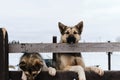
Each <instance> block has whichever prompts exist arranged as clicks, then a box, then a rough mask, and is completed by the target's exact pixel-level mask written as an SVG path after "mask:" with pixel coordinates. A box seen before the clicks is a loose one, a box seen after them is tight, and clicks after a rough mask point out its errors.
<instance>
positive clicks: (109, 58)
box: [108, 41, 112, 70]
mask: <svg viewBox="0 0 120 80" xmlns="http://www.w3.org/2000/svg"><path fill="white" fill-rule="evenodd" d="M108 43H110V41H108ZM111 54H112V52H108V70H111Z"/></svg>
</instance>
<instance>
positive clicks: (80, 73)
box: [64, 66, 86, 80]
mask: <svg viewBox="0 0 120 80" xmlns="http://www.w3.org/2000/svg"><path fill="white" fill-rule="evenodd" d="M64 70H69V71H74V72H77V73H78V77H79V80H86V77H85V71H84V69H83V68H82V67H81V66H67V67H66V68H65V69H64Z"/></svg>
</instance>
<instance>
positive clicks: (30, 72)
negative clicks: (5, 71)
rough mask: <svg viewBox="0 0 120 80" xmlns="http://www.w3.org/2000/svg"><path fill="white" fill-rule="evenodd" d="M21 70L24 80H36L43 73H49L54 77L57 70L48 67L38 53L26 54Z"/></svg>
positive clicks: (20, 65) (22, 60)
mask: <svg viewBox="0 0 120 80" xmlns="http://www.w3.org/2000/svg"><path fill="white" fill-rule="evenodd" d="M19 67H20V69H21V70H22V71H23V76H22V80H34V79H35V77H36V76H37V75H38V74H39V73H40V72H41V71H48V72H49V74H50V75H52V76H54V75H55V74H56V70H55V69H54V68H52V67H49V68H48V67H47V66H46V64H45V62H44V60H43V59H42V57H41V55H40V54H39V53H36V52H32V53H24V54H23V56H22V57H21V59H20V63H19Z"/></svg>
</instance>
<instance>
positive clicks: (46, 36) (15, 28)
mask: <svg viewBox="0 0 120 80" xmlns="http://www.w3.org/2000/svg"><path fill="white" fill-rule="evenodd" d="M81 20H82V21H83V22H84V29H83V33H82V41H86V42H88V41H89V42H90V41H94V42H96V41H108V40H110V41H115V40H116V38H117V37H119V36H120V0H0V27H5V28H6V29H7V31H8V34H9V41H12V40H16V41H18V40H19V41H20V42H52V36H58V38H59V36H60V33H59V29H58V22H62V23H64V24H66V25H70V26H72V25H75V24H77V23H78V22H80V21H81ZM58 40H59V39H58ZM89 57H90V56H89ZM13 59H15V60H14V62H13V60H12V61H10V63H16V62H15V61H17V60H18V57H17V56H16V57H14V58H13ZM16 59H17V60H16ZM106 59H107V58H106ZM101 63H102V64H103V65H104V63H103V62H101ZM105 64H107V62H106V63H105ZM105 69H106V68H105Z"/></svg>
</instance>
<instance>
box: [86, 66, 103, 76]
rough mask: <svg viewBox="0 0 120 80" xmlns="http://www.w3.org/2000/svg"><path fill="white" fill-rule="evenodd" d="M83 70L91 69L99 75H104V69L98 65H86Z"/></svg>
mask: <svg viewBox="0 0 120 80" xmlns="http://www.w3.org/2000/svg"><path fill="white" fill-rule="evenodd" d="M85 70H86V71H93V72H95V73H97V74H98V75H100V76H103V75H104V71H103V70H102V69H101V68H99V67H94V66H92V67H86V68H85Z"/></svg>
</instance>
